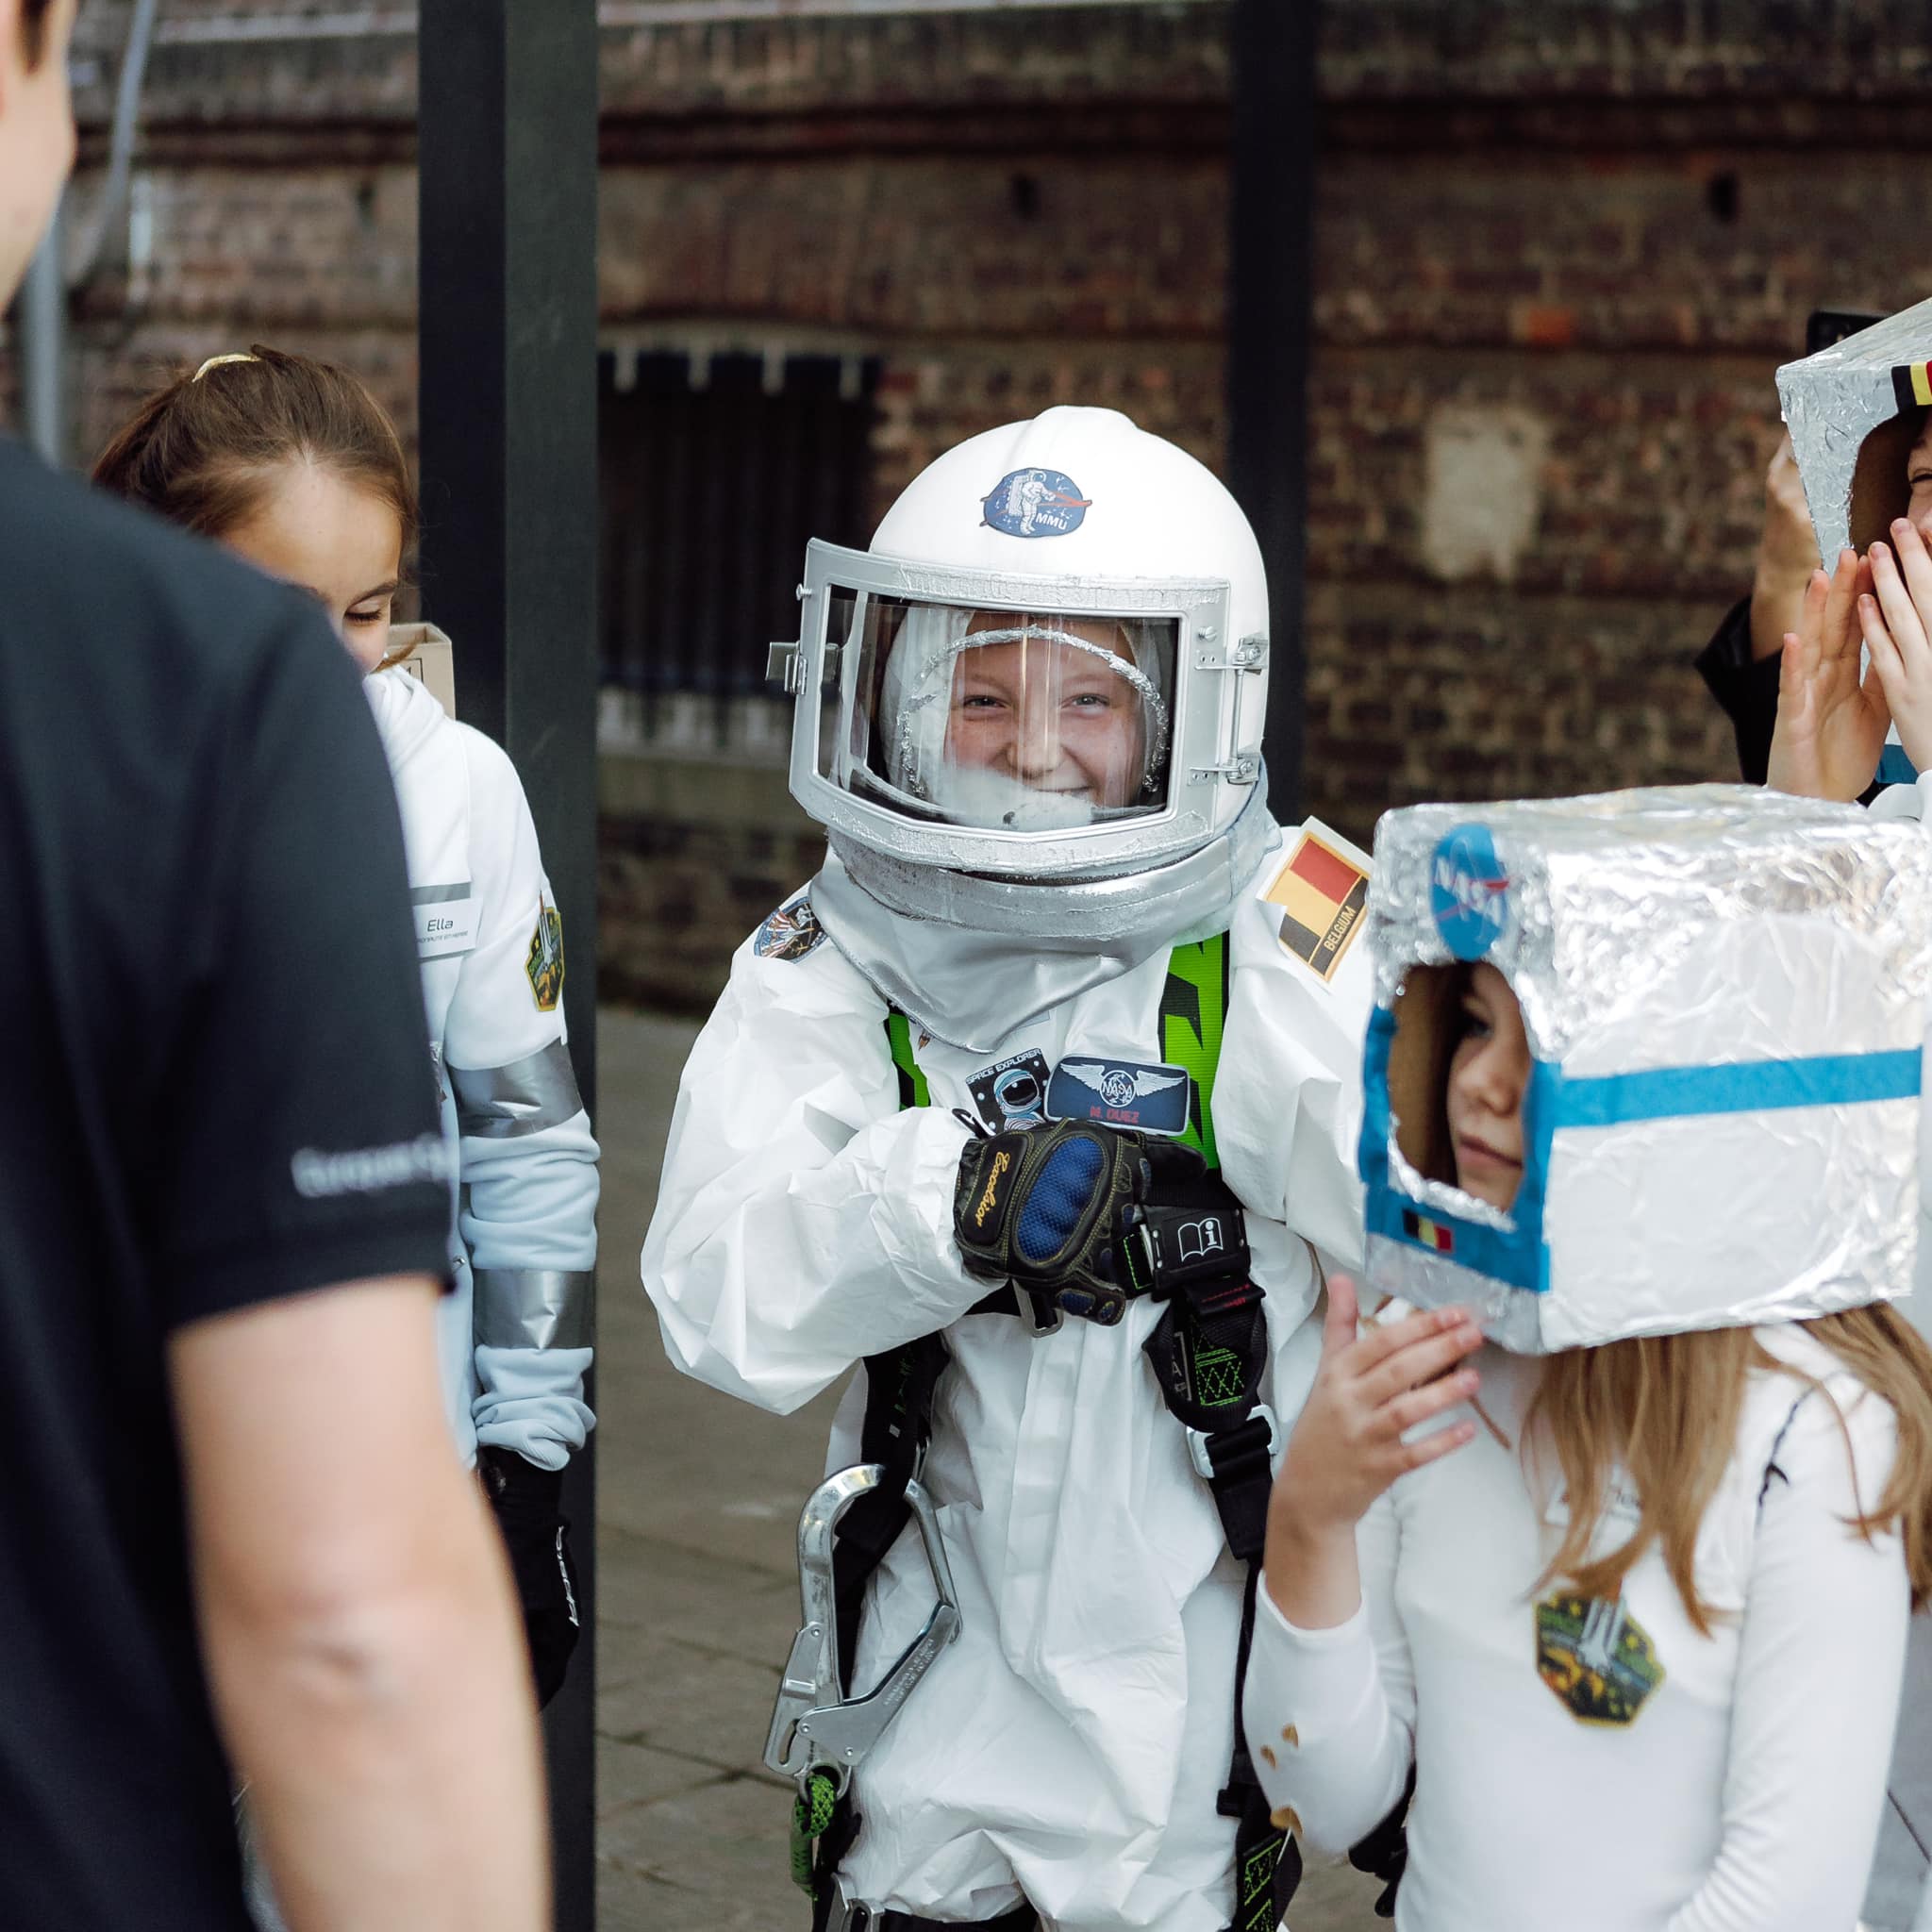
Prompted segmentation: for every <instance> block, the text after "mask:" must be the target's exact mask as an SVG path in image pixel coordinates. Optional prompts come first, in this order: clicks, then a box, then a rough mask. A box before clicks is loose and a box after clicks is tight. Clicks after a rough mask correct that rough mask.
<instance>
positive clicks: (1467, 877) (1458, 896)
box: [1429, 824, 1509, 959]
mask: <svg viewBox="0 0 1932 1932" xmlns="http://www.w3.org/2000/svg"><path fill="white" fill-rule="evenodd" d="M1508 894H1509V880H1508V877H1507V874H1505V873H1504V871H1503V865H1502V861H1501V860H1500V859H1498V858H1497V857H1496V841H1495V840H1494V839H1493V838H1492V837H1491V833H1490V828H1489V827H1488V826H1487V825H1483V824H1469V825H1457V827H1456V829H1455V830H1454V831H1453V832H1451V833H1450V834H1449V835H1448V836H1447V837H1446V838H1445V839H1444V840H1443V841H1442V842H1441V844H1440V845H1438V846H1437V847H1436V856H1435V860H1434V862H1433V864H1432V865H1431V866H1430V868H1429V910H1430V912H1431V913H1432V914H1434V916H1435V921H1436V930H1437V931H1438V932H1440V933H1441V935H1442V943H1443V944H1444V945H1445V946H1447V947H1448V948H1449V950H1450V952H1451V953H1453V954H1454V955H1455V956H1456V958H1458V959H1480V958H1484V957H1485V956H1486V955H1487V954H1488V952H1489V950H1490V948H1491V946H1493V945H1494V944H1495V943H1496V941H1497V940H1498V938H1500V937H1501V935H1502V931H1503V923H1504V921H1505V919H1507V916H1508V911H1509V898H1508Z"/></svg>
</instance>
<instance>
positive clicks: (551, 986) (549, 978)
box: [524, 899, 563, 1013]
mask: <svg viewBox="0 0 1932 1932" xmlns="http://www.w3.org/2000/svg"><path fill="white" fill-rule="evenodd" d="M524 971H525V974H527V975H528V976H529V981H530V994H531V997H532V998H533V999H535V1001H536V1002H537V1010H538V1011H539V1012H540V1013H554V1012H556V1010H557V1003H558V1000H560V999H561V998H562V997H563V921H562V920H561V919H559V918H558V913H557V908H556V907H555V906H553V905H552V904H551V903H550V901H549V900H548V899H540V900H539V901H538V902H537V929H536V931H535V932H533V933H532V934H531V935H530V950H529V951H528V952H527V953H526V954H525V956H524Z"/></svg>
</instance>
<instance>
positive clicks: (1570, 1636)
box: [1536, 1590, 1664, 1727]
mask: <svg viewBox="0 0 1932 1932" xmlns="http://www.w3.org/2000/svg"><path fill="white" fill-rule="evenodd" d="M1536 1672H1537V1675H1538V1676H1540V1677H1541V1679H1542V1680H1543V1682H1544V1683H1545V1684H1547V1685H1548V1686H1549V1687H1550V1690H1551V1691H1553V1692H1554V1693H1555V1695H1556V1696H1557V1699H1558V1701H1559V1702H1560V1703H1561V1704H1562V1705H1563V1706H1564V1707H1565V1708H1567V1709H1568V1711H1569V1712H1570V1715H1571V1716H1572V1717H1574V1719H1575V1720H1576V1721H1577V1723H1579V1724H1610V1725H1615V1726H1619V1727H1621V1726H1623V1725H1625V1724H1635V1723H1636V1721H1637V1715H1638V1713H1639V1712H1640V1711H1641V1709H1642V1708H1643V1707H1644V1704H1645V1703H1646V1702H1647V1701H1648V1699H1649V1697H1650V1693H1651V1692H1652V1691H1655V1690H1656V1689H1657V1686H1658V1685H1659V1684H1661V1683H1662V1682H1663V1680H1664V1667H1663V1665H1662V1664H1660V1663H1659V1662H1658V1661H1657V1646H1656V1645H1655V1644H1654V1643H1653V1642H1652V1641H1650V1633H1649V1631H1647V1630H1646V1629H1645V1628H1644V1627H1643V1625H1642V1624H1640V1623H1639V1622H1638V1621H1637V1619H1636V1618H1635V1617H1633V1616H1632V1615H1631V1614H1630V1612H1629V1610H1628V1609H1627V1608H1626V1607H1625V1606H1624V1600H1623V1599H1622V1598H1621V1597H1618V1598H1615V1599H1607V1598H1604V1597H1599V1596H1578V1595H1577V1594H1576V1592H1575V1591H1571V1590H1557V1591H1551V1592H1550V1594H1549V1595H1548V1596H1546V1597H1544V1599H1543V1600H1542V1602H1541V1603H1540V1604H1538V1605H1537V1607H1536Z"/></svg>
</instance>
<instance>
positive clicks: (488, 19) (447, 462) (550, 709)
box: [418, 0, 597, 1932]
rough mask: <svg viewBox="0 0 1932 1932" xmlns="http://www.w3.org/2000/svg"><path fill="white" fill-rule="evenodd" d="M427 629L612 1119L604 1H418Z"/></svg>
mask: <svg viewBox="0 0 1932 1932" xmlns="http://www.w3.org/2000/svg"><path fill="white" fill-rule="evenodd" d="M419 19H420V28H419V32H420V36H421V44H420V60H421V73H422V92H421V97H420V103H419V108H418V113H419V117H420V118H419V126H420V135H419V145H418V153H419V157H420V160H419V165H420V169H421V174H420V181H419V193H420V219H421V258H420V273H421V282H420V291H419V300H420V305H421V308H420V317H421V319H420V324H419V336H418V340H419V344H420V349H421V384H420V394H421V421H422V460H423V501H424V533H423V564H422V570H423V583H424V603H425V615H427V616H428V617H430V618H432V619H433V620H434V621H435V622H436V623H438V624H440V625H442V627H443V628H444V629H445V630H447V631H448V632H449V634H450V636H451V637H452V638H453V639H454V641H455V644H456V682H457V708H458V713H459V714H460V715H461V716H462V717H463V719H464V720H465V721H466V722H468V723H470V724H475V725H476V726H477V727H478V728H479V729H481V730H483V731H486V732H488V733H489V734H490V736H491V737H492V738H494V739H496V740H497V741H498V742H499V743H501V744H502V745H503V746H504V748H505V749H506V750H507V751H508V753H509V755H510V757H511V758H512V759H514V760H515V762H516V766H517V770H518V772H519V773H520V774H522V777H523V781H524V788H525V791H526V792H527V793H528V795H529V800H530V808H531V811H532V813H533V814H534V816H535V818H536V821H537V834H538V838H539V839H540V841H541V844H542V850H543V858H544V864H545V866H546V868H547V870H548V872H549V874H550V883H551V887H552V890H553V891H554V892H555V894H556V900H557V906H558V911H559V912H560V913H561V915H562V919H563V932H564V943H565V958H566V964H567V968H568V970H567V971H566V974H565V976H564V1011H565V1016H566V1019H567V1021H568V1024H569V1027H570V1038H571V1050H572V1056H573V1058H575V1062H576V1073H577V1082H578V1085H579V1087H580V1088H581V1089H582V1091H583V1095H584V1100H585V1104H586V1105H587V1106H588V1107H590V1108H591V1112H592V1116H593V1117H594V1115H595V1110H596V1090H597V1082H596V976H597V975H596V957H597V942H596V918H597V907H596V809H597V805H596V704H597V690H596V533H597V265H596V249H597V15H596V5H595V0H546V4H544V5H543V6H541V7H539V6H532V5H529V4H527V0H522V4H520V0H423V4H422V8H421V12H420V15H419ZM594 1444H595V1438H594V1437H592V1439H591V1446H589V1447H586V1448H585V1449H584V1450H583V1451H581V1452H580V1453H579V1454H578V1455H576V1456H575V1457H573V1458H572V1461H571V1465H570V1473H569V1475H568V1476H567V1478H566V1481H565V1489H564V1497H565V1507H566V1509H567V1510H568V1512H569V1514H570V1516H571V1518H572V1521H573V1524H574V1534H573V1547H574V1549H575V1555H576V1558H577V1562H578V1565H579V1567H580V1569H581V1571H582V1584H583V1589H582V1592H581V1601H580V1605H579V1607H580V1610H581V1613H582V1616H583V1632H582V1636H581V1638H580V1640H579V1642H578V1647H577V1652H576V1656H575V1659H574V1661H573V1663H572V1665H571V1672H570V1677H569V1680H568V1681H567V1683H566V1684H565V1687H564V1689H563V1691H562V1692H561V1693H560V1694H559V1695H558V1698H557V1700H556V1702H555V1703H554V1704H553V1705H552V1706H551V1707H550V1709H549V1711H548V1712H547V1713H546V1717H545V1724H544V1739H545V1745H546V1749H547V1754H548V1757H549V1769H550V1804H551V1817H552V1824H553V1833H554V1839H553V1841H554V1844H555V1850H556V1859H557V1924H558V1928H559V1932H591V1928H592V1927H593V1926H594V1924H595V1840H594V1821H595V1748H596V1747H595V1723H594V1709H595V1702H594V1697H593V1694H592V1692H593V1688H594V1674H595V1664H596V1629H595V1617H594V1604H595V1601H596V1591H595V1577H596V1520H597V1516H596V1493H595V1472H594V1466H593V1462H592V1456H591V1449H592V1448H593V1447H594Z"/></svg>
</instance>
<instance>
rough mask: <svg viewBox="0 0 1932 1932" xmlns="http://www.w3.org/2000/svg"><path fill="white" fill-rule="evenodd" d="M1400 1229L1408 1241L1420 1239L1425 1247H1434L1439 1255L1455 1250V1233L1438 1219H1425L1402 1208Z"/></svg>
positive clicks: (1452, 1252) (1450, 1253) (1449, 1253)
mask: <svg viewBox="0 0 1932 1932" xmlns="http://www.w3.org/2000/svg"><path fill="white" fill-rule="evenodd" d="M1402 1231H1403V1233H1404V1234H1406V1235H1407V1237H1408V1238H1409V1240H1410V1241H1420V1242H1421V1243H1422V1244H1423V1246H1424V1247H1425V1248H1434V1249H1435V1251H1436V1252H1437V1254H1439V1255H1452V1254H1454V1253H1455V1252H1456V1234H1455V1231H1454V1230H1453V1229H1452V1228H1447V1227H1444V1226H1443V1225H1442V1224H1441V1222H1440V1221H1428V1220H1425V1219H1424V1217H1423V1216H1422V1215H1420V1214H1413V1213H1411V1212H1410V1211H1409V1210H1408V1209H1407V1208H1404V1209H1403V1210H1402Z"/></svg>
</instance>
